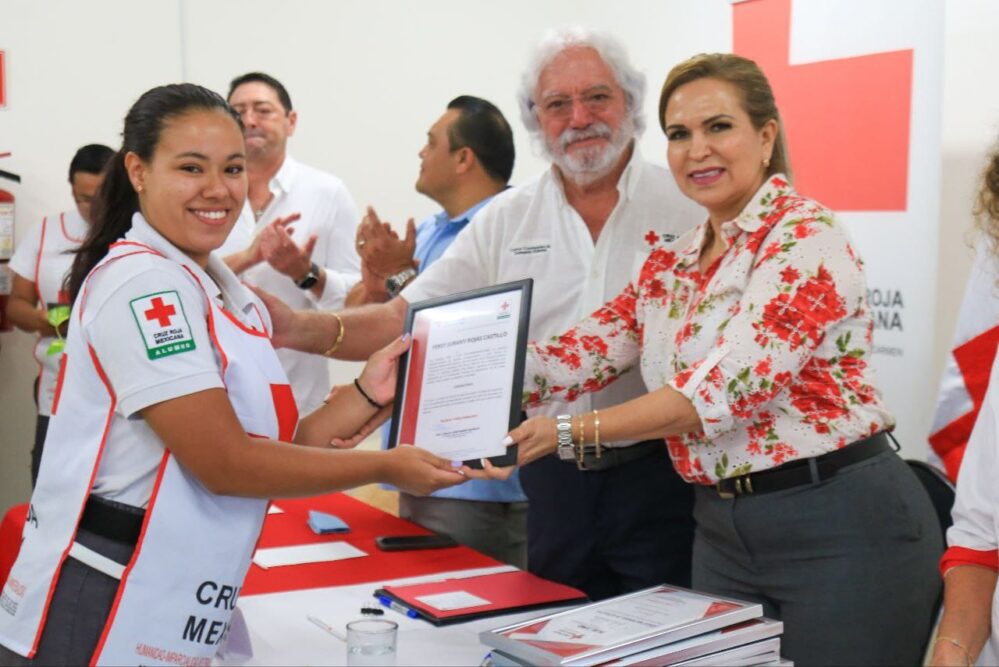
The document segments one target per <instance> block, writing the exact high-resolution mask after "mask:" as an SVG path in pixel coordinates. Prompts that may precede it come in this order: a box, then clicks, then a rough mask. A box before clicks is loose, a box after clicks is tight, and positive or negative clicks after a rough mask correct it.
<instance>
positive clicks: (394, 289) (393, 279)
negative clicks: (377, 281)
mask: <svg viewBox="0 0 999 667" xmlns="http://www.w3.org/2000/svg"><path fill="white" fill-rule="evenodd" d="M415 277H416V269H414V268H413V267H411V266H410V267H409V268H405V269H403V270H402V271H400V272H399V273H394V274H392V275H391V276H389V277H388V278H386V279H385V291H386V292H388V293H389V296H390V297H393V298H394V297H397V296H399V292H401V291H402V288H403V287H405V286H406V283H408V282H409V281H410V280H412V279H413V278H415Z"/></svg>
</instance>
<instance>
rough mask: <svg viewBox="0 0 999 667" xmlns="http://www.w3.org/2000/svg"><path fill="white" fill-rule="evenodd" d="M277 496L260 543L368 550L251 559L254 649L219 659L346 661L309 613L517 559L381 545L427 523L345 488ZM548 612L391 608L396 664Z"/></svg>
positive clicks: (468, 644) (243, 600) (452, 659)
mask: <svg viewBox="0 0 999 667" xmlns="http://www.w3.org/2000/svg"><path fill="white" fill-rule="evenodd" d="M273 504H274V505H275V506H277V507H278V508H280V510H281V511H280V512H275V513H270V514H268V515H267V518H266V520H265V521H264V529H263V531H262V532H261V535H260V540H259V542H258V543H257V546H258V547H259V548H267V547H283V546H292V545H305V544H315V543H319V542H327V541H346V542H348V543H350V544H351V545H353V546H355V547H357V548H358V549H360V550H362V551H364V552H365V553H366V554H367V555H366V556H364V557H360V558H349V559H345V560H339V561H332V562H324V563H308V564H301V565H288V566H282V567H272V568H268V569H264V568H261V567H259V566H257V565H256V564H253V565H251V566H250V570H249V572H248V573H247V576H246V580H245V583H244V586H243V589H242V592H241V594H240V598H239V606H238V609H240V612H241V613H242V614H243V616H244V617H245V619H246V626H247V629H248V633H249V638H250V642H251V643H252V652H253V656H252V657H246V656H240V655H238V654H237V655H229V656H227V657H226V658H225V659H222V660H221V662H220V663H219V662H218V661H217V663H216V664H232V665H240V666H243V667H247V666H250V665H277V664H287V665H296V664H316V665H320V664H329V665H342V664H345V661H346V646H345V645H344V644H343V642H342V641H340V640H339V639H337V638H336V637H334V636H332V635H330V634H328V633H327V632H325V631H323V630H321V629H320V628H319V627H317V626H316V625H315V624H314V622H310V621H309V617H310V616H311V617H313V618H317V619H320V620H321V621H322V622H324V623H327V624H329V625H330V626H333V627H336V628H339V630H340V631H341V632H342V631H343V627H344V624H345V623H346V622H347V621H349V620H353V619H355V618H357V617H358V616H359V615H360V608H361V606H363V605H364V604H366V603H370V602H373V601H374V598H373V597H372V593H373V592H374V589H375V588H376V587H379V586H381V585H382V584H385V583H389V582H392V583H395V584H403V583H416V582H418V581H421V580H424V579H437V578H450V577H456V578H460V577H463V576H475V575H478V574H490V573H493V572H499V571H504V570H512V569H513V568H512V567H510V566H508V565H503V564H501V563H499V562H497V561H495V560H493V559H492V558H489V557H488V556H485V555H483V554H480V553H478V552H477V551H473V550H472V549H469V548H467V547H463V546H458V547H450V548H446V549H426V550H415V551H394V552H383V551H381V550H379V549H378V548H377V546H376V545H375V538H376V537H378V536H380V535H424V534H426V533H427V530H425V529H424V528H422V527H420V526H418V525H416V524H413V523H410V522H409V521H405V520H403V519H399V518H397V517H395V516H392V515H391V514H387V513H386V512H383V511H381V510H379V509H376V508H374V507H372V506H370V505H367V504H366V503H363V502H361V501H359V500H356V499H354V498H351V497H350V496H347V495H344V494H341V493H335V494H329V495H323V496H315V497H311V498H299V499H293V500H278V501H275V502H274V503H273ZM309 510H319V511H321V512H327V513H329V514H335V515H337V516H339V517H340V518H341V519H343V520H344V521H345V522H346V523H347V525H349V526H350V532H349V533H346V534H334V535H316V534H315V533H314V532H312V530H311V529H310V528H309V527H308V524H307V520H308V515H309ZM27 511H28V505H27V504H23V505H17V506H15V507H12V508H11V509H10V510H9V511H8V512H7V514H6V515H5V516H4V518H3V522H2V524H0V582H2V581H6V578H7V574H8V572H9V570H10V568H11V566H12V565H13V564H14V560H15V559H16V558H17V552H18V550H19V548H20V544H21V533H22V530H23V528H24V523H25V519H26V517H27ZM541 613H542V612H540V611H538V610H533V611H531V612H522V613H519V614H511V615H508V616H500V617H494V618H486V619H481V620H477V621H471V622H468V623H460V624H455V625H450V626H443V627H434V626H433V625H431V624H429V623H427V622H426V621H423V620H414V619H410V618H407V617H405V616H404V615H402V614H399V613H397V612H396V611H394V610H391V609H386V610H385V618H391V619H392V620H394V621H396V622H397V623H398V624H399V640H398V641H399V649H398V664H400V665H406V664H414V665H418V664H424V665H446V664H470V663H476V664H477V663H478V662H479V661H480V660H481V658H482V656H483V655H484V654H485V652H486V651H487V649H486V648H485V647H483V646H481V644H480V643H479V641H478V633H479V632H480V631H482V630H485V629H489V628H493V627H497V626H499V625H503V624H505V623H509V622H519V621H520V620H524V619H527V618H531V617H533V616H537V615H539V614H541Z"/></svg>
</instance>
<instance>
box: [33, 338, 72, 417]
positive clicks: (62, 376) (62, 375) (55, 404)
mask: <svg viewBox="0 0 999 667" xmlns="http://www.w3.org/2000/svg"><path fill="white" fill-rule="evenodd" d="M65 380H66V355H65V354H63V355H62V356H61V357H59V377H58V378H57V379H56V388H55V397H54V398H53V399H52V411H51V413H52V416H53V417H55V415H56V411H57V410H58V409H59V398H60V397H61V396H62V383H63V382H65ZM39 384H40V383H39ZM38 391H39V392H41V388H39V390H38Z"/></svg>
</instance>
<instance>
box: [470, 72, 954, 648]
mask: <svg viewBox="0 0 999 667" xmlns="http://www.w3.org/2000/svg"><path fill="white" fill-rule="evenodd" d="M659 111H660V114H659V115H660V122H661V124H662V127H663V130H664V132H665V133H666V137H667V140H668V151H667V157H668V160H669V165H670V169H671V171H672V173H673V175H674V177H675V178H676V180H677V183H678V184H679V186H680V189H681V190H682V191H683V192H684V194H686V195H687V196H688V197H690V198H691V199H693V200H694V201H696V202H697V203H699V204H701V205H702V206H704V207H705V209H707V212H708V220H707V221H706V222H705V223H703V224H702V225H700V226H698V227H696V228H694V229H693V230H691V231H690V232H688V233H687V234H685V235H684V236H682V237H680V238H679V239H677V240H676V241H675V242H673V243H671V244H669V245H666V246H663V247H659V248H658V249H656V250H654V251H653V252H652V254H651V255H650V256H649V258H648V260H647V261H646V262H645V265H644V266H643V267H642V269H641V271H640V273H639V275H638V276H637V278H636V280H634V281H633V282H632V283H631V284H630V285H629V286H628V287H627V288H626V289H625V291H624V292H623V293H622V294H621V295H619V296H618V297H617V298H616V299H615V300H614V301H612V302H610V303H608V304H607V305H605V306H604V307H602V308H601V309H599V310H598V311H596V312H595V313H594V314H593V315H591V316H590V317H589V319H586V320H584V321H583V322H582V323H580V324H579V325H578V326H576V327H574V328H573V329H571V330H569V331H567V332H565V333H564V334H562V335H560V336H556V337H553V338H552V339H551V340H549V341H547V342H539V343H534V344H532V345H531V346H530V348H529V356H528V369H527V373H526V378H527V383H526V393H527V402H528V404H536V403H539V402H543V401H546V400H548V399H550V398H552V397H556V396H558V397H564V398H568V399H569V400H571V399H572V398H573V397H575V396H578V395H579V394H581V393H582V392H586V391H593V390H596V389H598V388H600V387H602V386H604V385H605V384H607V383H609V382H612V381H613V380H614V379H615V378H617V377H618V376H620V375H621V374H622V373H624V372H626V371H628V370H629V369H631V368H632V367H633V366H636V365H638V366H639V368H640V369H641V373H642V377H643V379H644V380H645V384H646V385H647V386H648V387H649V388H650V391H649V393H648V394H646V395H645V396H642V397H640V398H638V399H635V400H632V401H629V402H627V403H623V404H621V405H618V406H615V407H614V408H611V409H607V410H601V411H600V412H599V414H597V413H596V412H594V413H590V414H585V415H580V416H576V417H573V418H571V420H570V419H568V418H560V419H561V420H562V421H563V425H562V426H563V429H565V422H569V424H570V426H569V429H568V430H569V431H570V432H571V434H572V440H573V443H574V444H573V449H574V450H575V453H576V454H577V455H578V456H579V458H580V460H581V462H584V463H585V460H586V457H591V456H599V455H600V454H601V451H600V447H599V445H597V442H599V441H600V440H602V441H605V442H607V441H614V440H641V439H645V438H650V437H663V436H664V435H665V436H666V440H667V443H668V446H669V452H670V456H671V458H672V460H673V464H674V466H675V467H676V469H677V470H678V471H679V473H680V474H681V475H682V476H683V477H684V478H685V479H686V480H687V481H688V482H690V483H692V484H695V485H697V488H696V506H695V510H694V516H695V519H696V520H697V523H698V527H697V533H696V538H695V544H694V566H693V568H694V569H693V582H694V586H695V588H698V589H701V590H705V591H710V592H715V593H718V594H720V595H730V596H732V597H738V598H743V599H751V600H757V601H759V602H761V603H763V605H764V609H765V613H766V615H768V616H771V617H774V618H779V619H781V620H783V621H784V624H785V625H784V629H785V634H784V638H783V644H782V652H783V654H784V655H785V656H786V657H788V658H790V659H791V660H793V661H794V662H795V663H797V664H802V665H804V664H838V665H847V664H917V663H918V662H919V660H920V658H921V652H922V648H923V642H924V640H925V637H926V636H927V634H928V632H929V626H930V622H931V616H932V608H933V605H934V601H935V600H936V598H937V595H938V593H939V583H938V576H937V575H936V572H935V563H936V560H937V558H938V557H939V555H940V552H941V550H942V548H941V545H942V541H941V535H940V530H939V526H938V525H937V521H936V518H935V515H934V513H933V509H932V507H931V505H930V502H929V499H928V498H927V496H926V494H925V492H924V491H923V489H922V487H920V485H919V482H918V481H917V480H916V479H915V477H914V476H913V475H912V474H911V473H910V472H909V470H908V468H907V467H906V466H905V464H904V462H903V461H902V460H901V459H900V458H899V457H898V456H897V455H896V454H895V453H894V452H893V451H892V450H891V447H890V446H889V443H888V439H887V437H886V435H885V431H887V430H890V429H891V428H892V427H893V426H894V419H893V417H892V415H891V413H889V412H888V410H887V409H886V408H885V406H884V405H883V404H882V402H881V397H880V396H879V394H878V391H877V389H876V388H875V386H874V381H873V373H872V369H871V368H870V367H869V360H870V355H871V339H872V332H873V327H874V325H873V320H872V317H871V312H870V309H869V307H868V304H867V298H866V285H865V280H864V274H863V268H862V264H861V261H860V259H859V258H858V256H857V254H856V253H855V251H854V250H853V247H852V246H851V244H850V241H849V239H848V238H847V235H846V233H845V231H844V230H843V228H842V227H841V226H840V225H839V224H838V223H837V221H836V219H835V217H834V216H833V214H832V212H831V211H829V210H828V209H826V208H825V207H823V206H822V205H821V204H819V203H817V202H815V201H813V200H810V199H808V198H806V197H803V196H801V195H799V194H797V193H796V192H795V191H794V189H793V188H792V187H791V185H790V182H789V178H788V177H787V176H786V174H787V173H788V172H789V169H788V164H787V155H786V150H785V147H784V142H783V137H782V133H781V124H780V119H779V115H778V112H777V109H776V106H775V104H774V100H773V94H772V92H771V89H770V86H769V84H768V82H767V80H766V78H765V77H764V75H763V74H762V72H761V71H760V70H759V68H758V67H757V66H756V65H755V64H754V63H753V62H752V61H749V60H746V59H745V58H741V57H739V56H734V55H727V54H713V55H701V56H696V57H694V58H692V59H690V60H688V61H685V62H683V63H681V64H680V65H678V66H677V67H675V68H674V69H673V70H672V71H671V72H670V74H669V76H668V78H667V79H666V82H665V84H664V86H663V91H662V95H661V98H660V102H659ZM557 421H558V420H556V419H552V418H549V417H535V418H533V419H530V420H528V421H526V422H524V423H523V424H522V425H521V426H520V427H518V428H517V429H515V430H514V431H513V432H512V433H511V434H510V435H511V438H512V440H513V441H514V442H517V443H518V444H519V446H520V461H519V462H520V464H521V465H523V464H526V463H528V462H530V461H532V460H534V459H536V458H538V457H540V456H543V455H546V454H550V453H552V452H554V451H555V450H556V442H557V437H556V436H557V432H558V431H557V425H558V424H557ZM598 434H599V435H598ZM580 441H582V442H583V443H585V447H584V448H583V449H580V448H579V443H580ZM560 449H562V450H569V448H568V447H566V446H565V444H564V443H563V445H561V446H560ZM570 451H571V450H570ZM561 453H563V452H561V451H560V454H561ZM563 458H565V457H563ZM488 474H492V475H494V476H496V475H498V476H502V474H504V473H502V472H497V471H495V470H493V471H490V472H489V473H488ZM596 474H599V473H596ZM567 509H568V510H569V511H571V508H567Z"/></svg>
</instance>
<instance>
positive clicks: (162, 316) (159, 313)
mask: <svg viewBox="0 0 999 667" xmlns="http://www.w3.org/2000/svg"><path fill="white" fill-rule="evenodd" d="M152 305H153V307H152V308H150V309H149V310H147V311H145V312H144V313H143V314H144V315H145V316H146V319H147V320H159V322H160V326H161V327H168V326H170V317H171V316H173V315H176V314H177V309H176V308H174V307H173V305H167V304H165V303H163V299H162V297H156V298H155V299H153V301H152Z"/></svg>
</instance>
